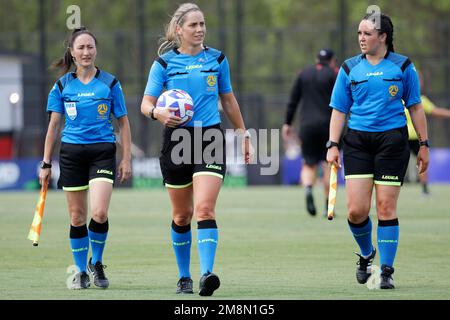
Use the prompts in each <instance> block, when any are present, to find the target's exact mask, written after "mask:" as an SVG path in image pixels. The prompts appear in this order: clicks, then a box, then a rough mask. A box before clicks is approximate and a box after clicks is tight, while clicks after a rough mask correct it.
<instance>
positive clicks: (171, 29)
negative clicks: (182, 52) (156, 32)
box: [158, 3, 201, 56]
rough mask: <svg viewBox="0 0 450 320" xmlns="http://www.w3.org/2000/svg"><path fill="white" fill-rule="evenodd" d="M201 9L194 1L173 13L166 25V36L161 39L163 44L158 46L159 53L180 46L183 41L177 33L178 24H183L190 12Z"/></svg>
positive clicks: (184, 4) (181, 6)
mask: <svg viewBox="0 0 450 320" xmlns="http://www.w3.org/2000/svg"><path fill="white" fill-rule="evenodd" d="M191 11H201V10H200V8H199V7H198V6H197V5H196V4H194V3H183V4H181V5H180V6H179V7H178V9H177V10H176V11H175V13H174V14H173V16H172V18H171V19H170V22H169V24H168V25H166V27H165V31H166V32H165V36H164V37H162V38H161V39H160V42H161V45H160V46H159V48H158V55H159V56H160V55H162V54H163V53H164V52H166V51H169V50H170V49H173V48H178V47H179V46H180V45H181V43H180V39H179V38H178V35H177V31H176V30H177V25H179V26H182V25H183V23H184V18H185V16H186V14H187V13H188V12H191Z"/></svg>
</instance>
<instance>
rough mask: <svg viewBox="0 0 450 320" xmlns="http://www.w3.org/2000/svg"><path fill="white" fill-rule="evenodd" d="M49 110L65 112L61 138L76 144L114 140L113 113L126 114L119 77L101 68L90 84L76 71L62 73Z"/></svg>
mask: <svg viewBox="0 0 450 320" xmlns="http://www.w3.org/2000/svg"><path fill="white" fill-rule="evenodd" d="M47 112H58V113H61V114H65V119H66V122H65V126H64V130H63V132H62V138H61V141H62V142H66V143H73V144H91V143H101V142H115V141H116V138H115V135H114V128H113V124H112V116H114V117H115V118H116V119H118V118H121V117H123V116H125V115H127V109H126V106H125V99H124V96H123V92H122V87H121V86H120V83H119V81H118V80H117V79H116V78H115V77H114V76H113V75H111V74H109V73H107V72H105V71H101V70H100V69H97V73H96V75H95V77H94V78H92V80H91V81H90V82H89V83H88V84H84V83H82V82H81V81H80V80H79V79H78V78H77V75H76V74H75V73H74V72H70V73H66V74H65V75H64V76H62V77H61V78H60V79H59V80H58V81H57V82H56V83H55V85H54V86H53V88H52V90H51V91H50V93H49V95H48V102H47Z"/></svg>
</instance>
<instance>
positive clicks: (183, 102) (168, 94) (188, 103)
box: [156, 89, 194, 125]
mask: <svg viewBox="0 0 450 320" xmlns="http://www.w3.org/2000/svg"><path fill="white" fill-rule="evenodd" d="M156 107H157V108H168V107H171V108H177V109H178V110H176V111H172V114H174V115H176V116H177V117H180V118H181V119H182V120H183V122H182V123H181V124H180V125H183V124H185V123H187V122H189V121H190V120H191V119H192V116H193V115H194V101H193V100H192V98H191V96H190V95H189V93H187V92H186V91H183V90H180V89H170V90H167V91H165V92H164V93H163V94H162V95H160V96H159V98H158V100H157V101H156Z"/></svg>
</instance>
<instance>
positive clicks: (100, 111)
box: [97, 104, 108, 116]
mask: <svg viewBox="0 0 450 320" xmlns="http://www.w3.org/2000/svg"><path fill="white" fill-rule="evenodd" d="M97 111H98V114H99V115H101V116H103V115H104V114H105V113H107V112H108V106H107V105H106V104H100V105H99V106H98V107H97Z"/></svg>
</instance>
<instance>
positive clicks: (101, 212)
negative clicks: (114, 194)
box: [92, 209, 108, 223]
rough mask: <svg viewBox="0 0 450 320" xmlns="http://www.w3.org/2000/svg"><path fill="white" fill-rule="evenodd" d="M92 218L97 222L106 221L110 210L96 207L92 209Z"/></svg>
mask: <svg viewBox="0 0 450 320" xmlns="http://www.w3.org/2000/svg"><path fill="white" fill-rule="evenodd" d="M92 218H93V219H94V220H95V222H98V223H105V222H106V220H108V211H107V210H106V209H95V210H93V211H92Z"/></svg>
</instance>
